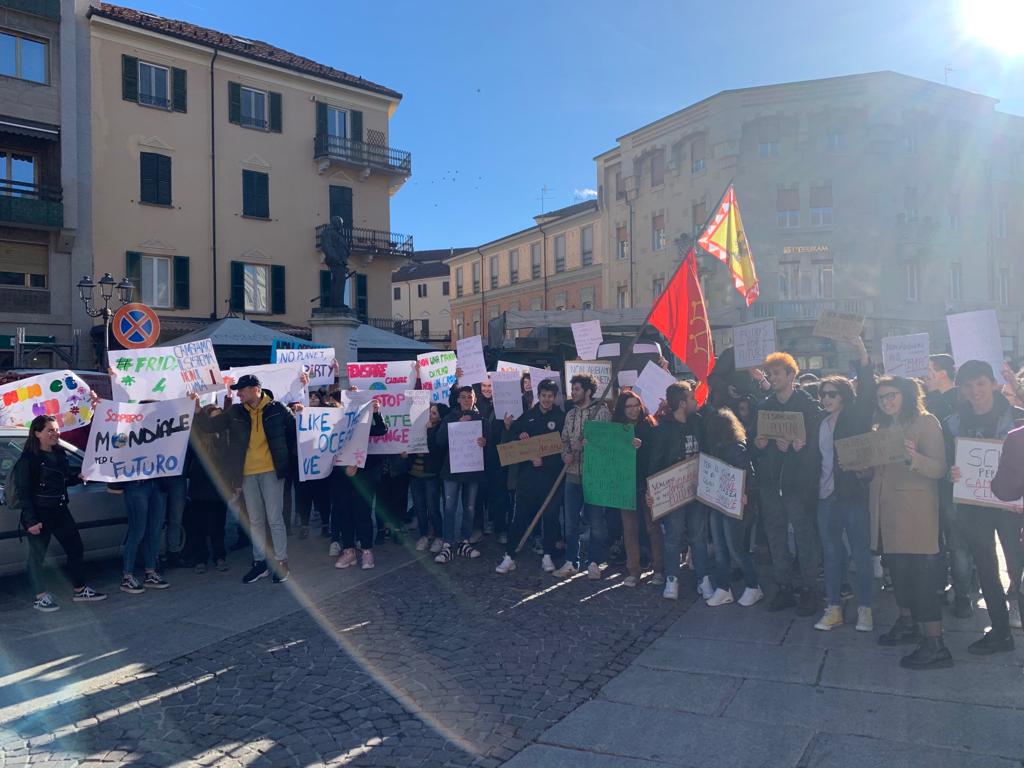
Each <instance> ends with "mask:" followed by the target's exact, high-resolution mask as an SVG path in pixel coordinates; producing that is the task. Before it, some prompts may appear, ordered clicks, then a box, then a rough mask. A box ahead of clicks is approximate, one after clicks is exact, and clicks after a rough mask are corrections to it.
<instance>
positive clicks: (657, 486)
mask: <svg viewBox="0 0 1024 768" xmlns="http://www.w3.org/2000/svg"><path fill="white" fill-rule="evenodd" d="M699 469H700V460H699V458H698V457H697V456H694V457H693V458H690V459H686V460H685V461H680V462H679V463H678V464H673V465H672V466H671V467H667V468H666V469H663V470H662V471H661V472H657V473H655V474H653V475H651V476H650V477H648V478H647V493H649V494H650V495H651V501H652V502H654V506H652V507H651V517H652V518H653V519H654V520H658V519H660V518H662V517H664V516H665V515H667V514H668V513H669V512H674V511H675V510H677V509H679V508H680V507H682V506H685V505H687V504H689V503H690V502H691V501H693V500H694V499H696V498H697V471H698V470H699Z"/></svg>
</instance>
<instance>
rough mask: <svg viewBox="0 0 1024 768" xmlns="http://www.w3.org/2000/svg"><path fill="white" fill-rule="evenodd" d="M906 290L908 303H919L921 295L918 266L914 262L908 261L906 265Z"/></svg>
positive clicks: (905, 296)
mask: <svg viewBox="0 0 1024 768" xmlns="http://www.w3.org/2000/svg"><path fill="white" fill-rule="evenodd" d="M906 289H907V290H906V293H905V295H904V298H905V299H906V300H907V301H917V300H918V295H919V294H918V274H917V264H916V263H914V262H912V261H908V262H907V265H906Z"/></svg>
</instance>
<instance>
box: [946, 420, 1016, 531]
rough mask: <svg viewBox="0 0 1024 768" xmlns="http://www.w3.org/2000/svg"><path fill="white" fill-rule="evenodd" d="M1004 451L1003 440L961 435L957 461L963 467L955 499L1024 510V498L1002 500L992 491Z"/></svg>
mask: <svg viewBox="0 0 1024 768" xmlns="http://www.w3.org/2000/svg"><path fill="white" fill-rule="evenodd" d="M1002 453H1003V441H1002V440H983V439H980V438H970V437H958V438H957V439H956V459H955V461H954V464H955V465H956V467H957V468H958V469H959V470H960V480H959V482H956V483H953V501H955V502H959V503H960V504H973V505H976V506H979V507H999V508H1001V509H1011V510H1013V511H1014V512H1024V501H1022V500H1021V499H1017V500H1016V501H1002V500H1001V499H997V498H996V497H995V495H994V494H993V493H992V478H993V477H995V475H996V470H997V469H998V468H999V457H1000V456H1001V455H1002ZM1021 471H1024V468H1021Z"/></svg>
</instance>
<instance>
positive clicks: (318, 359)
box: [274, 347, 335, 389]
mask: <svg viewBox="0 0 1024 768" xmlns="http://www.w3.org/2000/svg"><path fill="white" fill-rule="evenodd" d="M274 356H275V357H276V358H277V359H276V360H274V362H275V363H277V364H278V365H293V366H294V365H299V366H302V370H304V371H305V372H306V373H307V374H308V375H309V386H310V387H312V388H314V389H316V388H317V387H330V386H333V384H334V359H335V354H334V348H333V347H316V348H315V349H308V348H307V349H284V348H282V347H278V349H277V350H275V352H274Z"/></svg>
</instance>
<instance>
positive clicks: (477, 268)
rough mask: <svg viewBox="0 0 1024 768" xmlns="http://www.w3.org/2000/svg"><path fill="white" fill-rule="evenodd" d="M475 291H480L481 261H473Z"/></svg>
mask: <svg viewBox="0 0 1024 768" xmlns="http://www.w3.org/2000/svg"><path fill="white" fill-rule="evenodd" d="M473 293H480V262H479V261H474V262H473Z"/></svg>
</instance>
